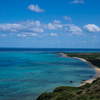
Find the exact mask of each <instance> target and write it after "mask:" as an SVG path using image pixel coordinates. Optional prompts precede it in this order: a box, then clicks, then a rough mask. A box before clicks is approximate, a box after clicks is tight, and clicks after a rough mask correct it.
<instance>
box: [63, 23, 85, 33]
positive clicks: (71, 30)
mask: <svg viewBox="0 0 100 100" xmlns="http://www.w3.org/2000/svg"><path fill="white" fill-rule="evenodd" d="M65 26H67V27H68V28H67V27H65V32H68V33H69V34H70V35H72V34H77V35H80V34H82V32H83V31H82V29H81V28H80V27H79V26H75V25H74V24H65Z"/></svg>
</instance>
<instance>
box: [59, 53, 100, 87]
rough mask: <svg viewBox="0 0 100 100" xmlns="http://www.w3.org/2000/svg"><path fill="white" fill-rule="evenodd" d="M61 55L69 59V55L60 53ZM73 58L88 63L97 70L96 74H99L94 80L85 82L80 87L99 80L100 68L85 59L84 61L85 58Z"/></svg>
mask: <svg viewBox="0 0 100 100" xmlns="http://www.w3.org/2000/svg"><path fill="white" fill-rule="evenodd" d="M60 54H61V55H62V56H64V57H68V56H67V54H64V53H60ZM72 58H76V59H80V60H82V61H83V62H86V63H88V64H89V65H90V66H91V67H93V68H94V69H95V70H96V72H97V74H96V76H95V77H94V78H93V79H90V80H86V81H84V82H83V84H81V85H80V86H82V85H85V84H86V83H92V82H93V81H94V80H96V79H97V78H99V77H100V68H98V67H97V66H94V65H93V64H92V63H90V62H89V61H87V60H85V59H83V58H79V57H72ZM78 87H79V86H78Z"/></svg>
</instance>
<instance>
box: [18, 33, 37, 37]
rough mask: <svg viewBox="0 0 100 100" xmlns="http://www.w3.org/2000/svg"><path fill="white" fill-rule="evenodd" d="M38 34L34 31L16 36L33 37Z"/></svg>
mask: <svg viewBox="0 0 100 100" xmlns="http://www.w3.org/2000/svg"><path fill="white" fill-rule="evenodd" d="M34 36H38V34H36V33H23V34H17V37H34Z"/></svg>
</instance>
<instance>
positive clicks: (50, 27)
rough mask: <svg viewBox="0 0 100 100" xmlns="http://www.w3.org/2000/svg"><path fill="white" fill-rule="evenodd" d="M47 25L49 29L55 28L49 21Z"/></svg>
mask: <svg viewBox="0 0 100 100" xmlns="http://www.w3.org/2000/svg"><path fill="white" fill-rule="evenodd" d="M47 27H48V29H50V30H54V29H57V28H56V27H55V26H54V25H53V24H52V23H49V24H48V25H47Z"/></svg>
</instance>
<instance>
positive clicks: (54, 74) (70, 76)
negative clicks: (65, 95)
mask: <svg viewBox="0 0 100 100" xmlns="http://www.w3.org/2000/svg"><path fill="white" fill-rule="evenodd" d="M91 75H92V76H93V77H94V76H95V75H96V71H95V70H94V69H93V68H92V67H90V66H89V65H88V64H87V63H85V62H82V61H81V60H79V59H75V58H67V57H61V56H60V55H58V54H53V53H43V52H35V53H34V52H0V100H36V98H37V97H38V96H39V95H40V94H41V93H43V92H51V91H53V90H54V89H55V88H56V87H58V86H78V85H80V84H81V82H82V80H86V79H91V77H90V76H91ZM70 81H73V83H70Z"/></svg>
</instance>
